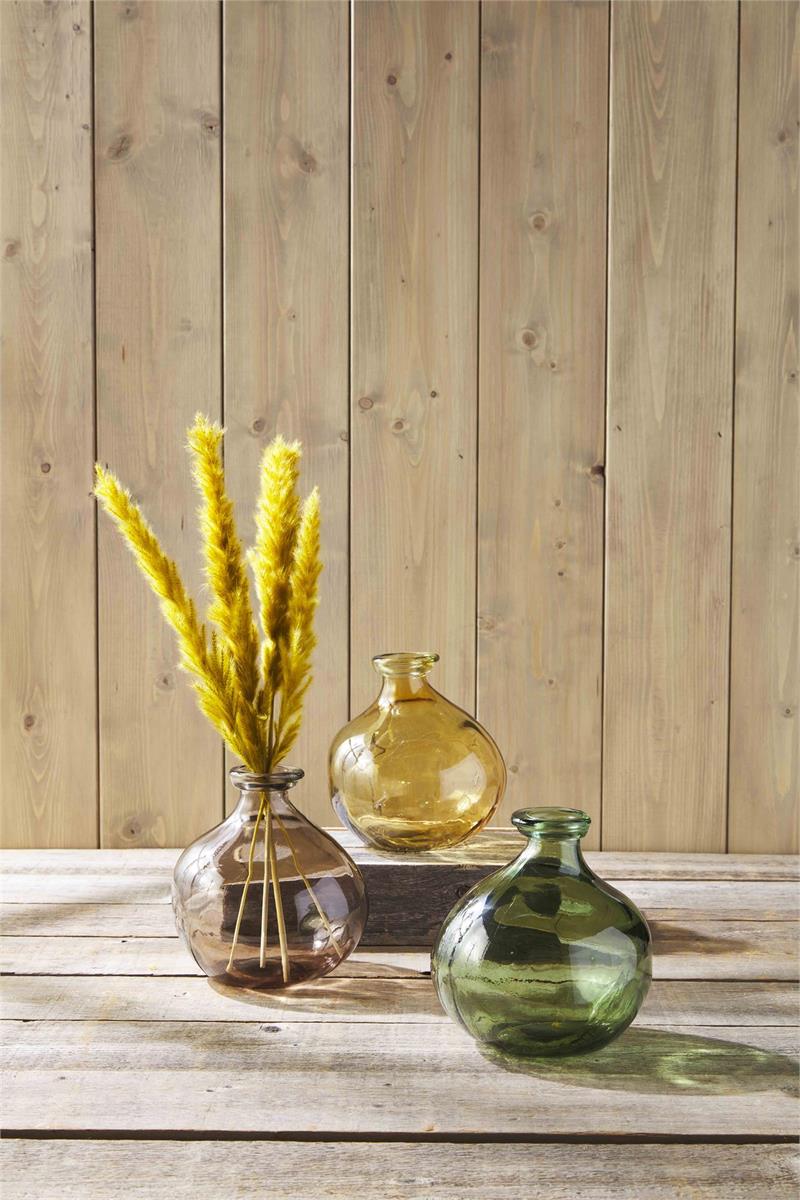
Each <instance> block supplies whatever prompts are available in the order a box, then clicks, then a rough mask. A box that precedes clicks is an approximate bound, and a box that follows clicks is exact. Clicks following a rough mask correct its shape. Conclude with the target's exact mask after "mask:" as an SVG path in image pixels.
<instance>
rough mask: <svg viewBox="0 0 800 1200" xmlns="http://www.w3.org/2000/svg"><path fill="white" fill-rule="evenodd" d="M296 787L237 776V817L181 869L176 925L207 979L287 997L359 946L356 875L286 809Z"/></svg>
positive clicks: (280, 773)
mask: <svg viewBox="0 0 800 1200" xmlns="http://www.w3.org/2000/svg"><path fill="white" fill-rule="evenodd" d="M302 778H303V772H302V771H299V770H293V769H290V768H285V769H284V768H279V769H276V770H275V771H274V772H273V773H272V774H270V775H252V774H250V773H248V772H247V771H246V770H245V769H244V767H237V768H235V769H234V770H233V771H231V779H232V780H233V782H234V783H235V784H236V786H237V788H239V791H240V793H241V796H240V799H239V803H238V805H237V807H236V809H235V810H234V812H232V813H231V815H230V816H229V817H228V818H227V820H225V821H223V822H222V824H221V825H217V826H216V828H215V829H212V830H211V831H210V832H209V833H205V834H203V836H202V837H201V838H198V839H197V841H196V842H193V843H192V845H191V846H189V847H188V849H186V850H184V852H183V854H182V855H181V856H180V858H179V859H178V862H177V865H176V867H175V876H174V881H173V887H172V903H173V908H174V910H175V919H176V922H177V925H178V929H179V930H180V932H181V934H182V935H183V939H184V941H185V942H186V945H187V946H188V948H189V950H190V951H191V953H192V954H193V956H194V958H195V961H196V962H197V964H198V966H200V967H201V968H202V970H203V971H204V972H205V973H206V975H208V976H209V977H210V978H212V979H216V980H219V981H221V982H223V983H227V984H232V985H234V986H235V987H248V988H281V987H288V986H290V985H291V984H295V983H302V982H304V981H306V980H309V979H315V978H316V977H318V976H320V975H325V974H327V972H328V971H332V970H333V968H334V967H335V966H337V965H338V964H339V963H340V962H341V961H342V959H344V958H346V957H347V955H348V954H350V953H351V952H352V951H353V950H354V949H355V948H356V946H357V945H358V942H359V939H360V937H361V934H362V932H363V929H364V924H365V921H366V917H367V902H366V895H365V891H364V882H363V880H362V878H361V873H360V872H359V870H358V867H357V866H356V865H355V863H354V862H353V860H352V859H351V858H350V856H349V854H347V853H346V851H345V850H343V849H342V847H341V846H339V845H337V843H336V842H334V841H333V839H332V838H330V837H328V835H327V834H326V833H323V832H322V830H321V829H317V827H316V826H315V825H312V823H311V822H310V821H309V820H307V819H306V817H304V816H303V815H302V814H301V813H300V812H298V810H297V809H296V808H295V806H294V805H293V804H292V803H291V801H290V800H289V798H288V795H287V793H288V791H289V789H290V788H292V787H294V785H295V784H296V783H298V782H299V780H301V779H302Z"/></svg>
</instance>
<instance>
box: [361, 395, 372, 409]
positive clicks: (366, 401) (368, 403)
mask: <svg viewBox="0 0 800 1200" xmlns="http://www.w3.org/2000/svg"><path fill="white" fill-rule="evenodd" d="M374 403H375V401H374V400H373V399H372V397H371V396H362V397H361V399H360V400H359V402H358V407H359V408H360V409H361V411H362V412H369V410H370V409H371V408H372V406H373V404H374Z"/></svg>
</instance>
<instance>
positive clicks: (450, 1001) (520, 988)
mask: <svg viewBox="0 0 800 1200" xmlns="http://www.w3.org/2000/svg"><path fill="white" fill-rule="evenodd" d="M512 820H513V822H514V824H515V825H516V827H517V829H518V830H519V831H520V833H522V834H523V835H524V837H525V838H526V839H527V842H526V845H525V847H524V849H523V850H522V852H521V854H520V855H519V856H518V857H517V858H515V859H514V861H513V862H511V863H509V864H508V866H506V867H503V868H502V869H501V870H499V871H496V872H495V873H494V874H493V875H490V876H489V877H488V878H487V879H483V880H481V882H480V883H479V884H477V885H476V886H475V887H474V888H472V889H471V891H469V892H468V893H467V894H466V895H465V896H464V897H463V898H462V899H461V900H460V901H459V903H458V904H457V905H456V906H455V908H454V909H453V910H452V912H451V913H450V914H449V916H448V917H447V919H446V921H445V922H444V925H443V926H442V928H441V931H440V933H439V937H438V939H437V942H436V945H435V946H434V950H433V981H434V984H435V987H436V990H437V992H438V995H439V999H440V1000H441V1002H442V1006H443V1007H444V1009H445V1011H446V1012H447V1013H448V1015H449V1016H450V1017H452V1018H453V1020H454V1021H458V1022H460V1023H461V1024H462V1025H463V1026H464V1027H465V1028H466V1029H467V1031H468V1032H469V1033H471V1034H472V1036H473V1037H474V1038H476V1039H477V1040H478V1041H479V1042H481V1043H483V1044H484V1045H486V1046H489V1047H493V1048H495V1049H496V1050H498V1051H502V1052H505V1053H508V1054H511V1055H514V1056H520V1057H524V1058H536V1057H539V1056H541V1055H562V1054H580V1053H582V1052H584V1051H586V1050H592V1049H596V1048H598V1047H600V1046H604V1045H605V1044H606V1043H607V1042H610V1041H611V1040H612V1039H613V1038H615V1037H617V1036H618V1035H619V1034H620V1033H622V1031H623V1030H624V1029H626V1028H627V1027H628V1025H630V1023H631V1021H632V1020H633V1018H634V1017H635V1016H636V1014H637V1012H638V1011H639V1008H640V1006H641V1004H642V1001H643V1000H644V998H645V996H646V995H647V989H648V987H649V986H650V975H651V953H650V931H649V929H648V928H647V922H646V921H645V919H644V917H643V916H642V914H641V913H640V912H639V910H638V908H637V907H636V905H635V904H633V903H632V902H631V901H630V900H628V899H627V898H626V897H625V896H623V895H622V893H621V892H618V891H617V890H616V889H615V888H612V887H610V886H609V885H608V884H607V883H604V882H603V880H602V879H599V878H598V877H597V875H595V874H594V872H593V871H592V870H590V868H589V867H588V866H587V864H586V862H585V860H584V858H583V855H582V853H581V847H580V839H581V838H582V837H583V836H584V834H585V833H586V831H587V830H588V828H589V824H590V821H589V817H588V816H587V815H586V813H583V812H579V811H578V810H577V809H570V808H528V809H521V810H520V811H519V812H515V813H514V815H513V817H512Z"/></svg>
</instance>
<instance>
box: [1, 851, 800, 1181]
mask: <svg viewBox="0 0 800 1200" xmlns="http://www.w3.org/2000/svg"><path fill="white" fill-rule="evenodd" d="M508 845H510V843H508V842H504V840H503V838H502V837H500V838H499V841H498V840H497V839H495V841H494V842H492V840H491V838H490V835H487V836H486V838H485V839H484V840H483V842H482V843H481V844H480V845H478V846H477V847H476V848H475V849H474V851H473V852H472V853H473V855H474V857H475V862H476V864H486V863H490V862H492V861H494V860H495V858H502V856H504V857H505V858H508V857H510V854H509V853H506V852H505V848H506V847H507V846H508ZM176 854H177V851H171V850H140V851H137V850H131V851H68V850H67V851H30V852H29V851H8V852H6V853H5V854H4V855H3V856H2V866H3V901H4V902H3V932H4V935H5V936H4V937H3V939H2V945H3V954H2V958H3V970H4V971H5V972H6V973H7V974H8V978H6V979H5V981H4V1005H3V1014H2V1015H3V1018H4V1020H3V1035H4V1043H5V1058H6V1077H5V1083H4V1087H3V1108H4V1114H3V1117H4V1121H3V1124H4V1128H5V1130H6V1140H5V1141H4V1143H3V1146H2V1150H3V1160H4V1162H3V1174H2V1177H3V1179H4V1187H3V1192H2V1194H3V1197H4V1200H22V1198H23V1197H24V1198H26V1200H27V1198H28V1197H30V1198H31V1200H33V1198H35V1200H51V1198H52V1200H56V1198H58V1200H93V1198H95V1197H97V1198H99V1197H102V1198H103V1200H113V1198H116V1197H123V1196H124V1197H126V1198H132V1197H133V1198H135V1197H148V1198H149V1200H153V1198H156V1197H158V1198H161V1197H169V1198H170V1200H179V1198H181V1197H191V1200H229V1198H232V1197H250V1196H261V1195H268V1196H269V1197H270V1198H271V1200H281V1198H284V1197H292V1200H298V1198H302V1200H306V1198H307V1200H311V1198H312V1197H313V1200H319V1198H320V1197H338V1198H346V1200H353V1198H354V1197H358V1200H370V1198H373V1197H375V1198H377V1197H380V1198H381V1200H395V1198H396V1200H419V1198H422V1197H424V1198H425V1200H496V1198H497V1200H499V1198H506V1200H511V1198H512V1197H513V1198H514V1200H518V1198H519V1197H520V1196H522V1195H525V1196H526V1197H539V1196H541V1197H547V1200H562V1198H563V1200H576V1198H579V1200H584V1198H589V1200H597V1198H599V1197H611V1196H613V1197H631V1198H633V1197H636V1200H645V1198H646V1200H655V1198H659V1200H660V1198H662V1197H663V1198H667V1197H669V1198H670V1200H672V1198H674V1197H676V1196H689V1195H691V1196H692V1197H705V1196H715V1197H717V1196H718V1197H724V1198H725V1200H735V1198H736V1197H752V1198H756V1197H757V1198H758V1200H762V1198H764V1197H767V1196H768V1197H770V1200H776V1198H779V1197H792V1198H794V1197H796V1195H797V1159H796V1154H795V1150H794V1146H793V1145H792V1143H793V1141H794V1139H795V1137H796V1134H797V1109H796V1099H795V1097H796V1093H797V1079H798V1074H797V1067H796V1060H795V1058H794V1057H793V1056H794V1055H795V1053H796V1050H797V1039H798V1007H797V997H796V980H797V977H798V955H797V922H796V919H795V918H796V917H797V907H798V888H797V883H796V879H797V877H798V871H797V862H796V860H794V859H791V858H785V857H765V856H755V855H753V856H733V855H732V856H728V857H724V856H716V855H675V854H671V855H666V854H661V855H656V854H652V855H641V854H639V855H621V854H606V855H602V854H594V855H590V856H589V857H590V859H591V861H592V863H593V865H594V866H595V868H596V869H597V870H598V871H599V872H600V874H605V875H606V877H608V878H613V879H614V881H615V883H616V884H617V886H619V887H620V888H622V890H623V891H625V892H627V893H628V894H629V895H630V896H631V897H632V898H633V899H635V900H636V901H637V902H638V903H639V904H641V905H642V907H643V908H644V910H645V912H646V914H647V916H648V918H649V919H650V921H651V925H652V928H653V932H654V938H655V950H656V957H655V968H654V974H655V980H654V983H653V987H652V989H651V991H650V995H649V997H648V999H647V1002H646V1004H645V1006H644V1008H643V1010H642V1012H641V1014H640V1016H639V1018H638V1020H637V1022H636V1024H635V1025H634V1026H633V1027H632V1028H631V1029H630V1030H629V1031H628V1032H627V1033H626V1034H625V1035H624V1036H623V1037H622V1038H621V1039H620V1040H619V1041H618V1042H616V1043H615V1044H613V1045H612V1046H609V1047H607V1048H606V1049H605V1050H602V1051H600V1052H598V1053H596V1054H594V1055H590V1056H587V1057H583V1058H576V1059H565V1060H561V1061H558V1060H552V1061H549V1062H544V1061H543V1062H540V1063H536V1064H530V1065H528V1066H527V1067H526V1069H524V1070H520V1071H507V1070H503V1069H502V1068H500V1067H498V1066H496V1065H494V1064H492V1063H489V1062H488V1061H487V1060H486V1059H484V1058H483V1057H482V1056H481V1054H480V1052H479V1051H478V1049H477V1048H476V1046H475V1045H474V1043H473V1042H472V1041H471V1040H470V1039H469V1038H468V1037H467V1035H466V1034H465V1033H463V1032H462V1031H461V1030H460V1029H459V1028H457V1027H456V1026H455V1025H453V1024H452V1023H451V1022H450V1021H449V1020H448V1019H447V1018H446V1017H445V1016H444V1014H443V1013H442V1012H441V1010H440V1008H439V1005H438V1003H437V1000H436V996H435V994H434V992H433V989H432V986H431V982H430V976H429V973H428V970H429V962H428V954H427V951H426V950H424V949H420V950H415V949H404V948H401V947H396V946H392V947H385V946H383V947H382V946H370V947H368V948H366V949H362V950H361V951H359V952H358V953H357V954H355V955H353V957H352V958H351V959H350V960H349V961H348V962H346V963H344V964H343V965H342V967H341V968H340V969H339V970H338V971H337V972H336V973H335V974H334V975H333V976H330V977H329V978H327V979H325V980H322V981H321V982H319V983H318V984H315V985H307V986H302V987H298V988H295V989H292V991H291V992H289V993H286V994H284V995H280V994H277V995H275V994H273V995H257V994H250V995H248V996H246V998H245V999H244V1000H243V999H241V998H234V997H233V996H232V994H230V993H227V992H225V991H223V990H221V989H218V988H215V987H213V986H212V985H210V984H209V983H208V982H207V981H206V980H205V979H204V978H202V977H201V976H200V975H199V972H198V969H197V968H196V966H195V964H194V962H193V961H192V959H191V957H190V956H189V955H188V953H187V952H186V951H185V950H184V949H183V947H182V946H181V945H180V943H179V942H178V939H177V937H176V936H175V930H174V926H173V923H172V914H171V909H170V906H169V885H170V875H171V869H172V865H173V863H174V861H175V857H176ZM460 857H462V858H463V857H464V852H460ZM415 861H416V860H414V861H411V862H409V863H405V864H404V866H403V868H402V869H403V870H405V871H409V872H412V873H413V871H414V870H415V869H416V866H415ZM434 861H435V862H438V863H439V865H440V866H441V868H442V871H443V872H444V873H446V872H448V871H450V875H449V876H448V875H446V874H443V876H442V878H444V879H446V883H447V886H445V887H444V889H443V891H444V892H445V893H446V892H447V888H448V887H452V881H453V875H452V871H453V868H452V867H450V866H448V856H447V855H444V856H440V857H439V858H437V859H436V860H434ZM368 866H369V864H368ZM370 869H372V870H379V869H380V865H379V863H378V860H375V861H374V862H372V864H371V866H370ZM393 869H394V868H393ZM399 869H400V868H397V870H399ZM481 869H482V870H486V869H488V867H486V866H483V865H482V866H481ZM421 870H422V871H423V872H424V871H430V870H431V860H426V862H425V864H423V865H422V866H421ZM407 878H408V879H409V880H410V882H409V885H408V903H409V908H410V909H411V908H413V907H414V906H415V896H416V894H417V892H416V888H415V885H414V882H413V876H412V875H409V876H407ZM448 881H449V882H448ZM426 886H427V885H426ZM376 936H377V935H376Z"/></svg>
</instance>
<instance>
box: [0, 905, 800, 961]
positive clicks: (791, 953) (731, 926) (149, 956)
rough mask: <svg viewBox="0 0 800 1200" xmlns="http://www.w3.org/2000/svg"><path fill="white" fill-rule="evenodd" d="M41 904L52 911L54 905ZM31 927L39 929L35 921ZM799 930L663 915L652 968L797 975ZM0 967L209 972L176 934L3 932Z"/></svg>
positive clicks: (361, 953)
mask: <svg viewBox="0 0 800 1200" xmlns="http://www.w3.org/2000/svg"><path fill="white" fill-rule="evenodd" d="M16 907H19V908H24V906H23V905H19V906H16ZM42 907H43V908H44V909H45V914H46V912H47V908H48V906H42ZM53 907H54V906H53ZM38 919H40V918H38ZM31 927H32V928H33V929H34V930H36V924H33V925H32V926H28V928H31ZM799 929H800V926H798V925H797V924H796V923H792V922H787V921H686V922H683V921H681V922H672V921H657V922H654V923H653V925H652V933H653V947H654V952H655V954H654V959H653V974H654V976H655V978H656V979H730V980H737V979H739V980H746V979H763V980H771V979H786V980H789V979H795V980H796V979H798V977H799V976H800V956H799V955H798V940H799V939H798V930H799ZM10 932H13V930H11V931H10ZM365 968H369V969H370V970H371V971H373V972H374V973H376V974H383V975H386V976H387V977H388V976H393V975H397V974H403V973H407V972H408V971H409V970H410V971H413V973H415V974H426V973H428V972H429V971H430V951H429V950H428V949H426V948H420V949H418V950H410V951H403V950H395V949H392V950H389V949H388V948H384V947H375V948H372V949H364V950H358V951H356V953H355V954H354V955H352V956H351V957H350V958H349V959H348V960H346V961H345V962H344V963H342V965H341V966H340V967H339V968H338V969H337V971H336V975H337V976H341V975H353V974H355V975H363V974H364V973H365ZM0 970H2V972H3V973H5V974H13V975H176V976H182V975H186V976H200V975H201V974H202V972H201V970H200V968H199V967H198V966H197V964H196V963H195V961H194V959H193V958H192V957H191V955H190V954H189V952H188V951H187V950H186V948H185V947H184V945H183V943H182V942H181V941H180V940H179V939H178V937H177V935H176V936H173V937H166V936H165V937H135V936H131V937H102V936H97V935H94V936H89V937H85V936H77V937H58V936H41V934H39V935H38V936H30V935H27V936H26V935H23V936H7V937H0Z"/></svg>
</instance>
